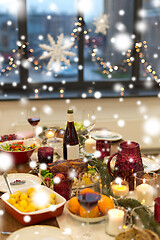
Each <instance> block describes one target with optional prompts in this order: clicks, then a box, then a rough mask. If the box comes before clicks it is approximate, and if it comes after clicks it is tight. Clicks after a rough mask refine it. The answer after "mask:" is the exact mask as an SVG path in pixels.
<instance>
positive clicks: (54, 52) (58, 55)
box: [39, 33, 76, 70]
mask: <svg viewBox="0 0 160 240" xmlns="http://www.w3.org/2000/svg"><path fill="white" fill-rule="evenodd" d="M47 37H48V40H49V42H50V45H46V44H40V45H39V47H40V48H42V49H43V50H45V52H44V53H43V54H42V55H41V56H40V58H39V59H40V60H42V59H46V58H50V60H49V62H48V65H47V67H48V69H50V68H51V67H52V65H53V63H54V62H56V65H57V66H56V69H58V70H60V69H61V62H64V63H65V64H66V65H68V66H70V60H69V59H67V58H66V56H68V57H72V56H75V55H76V54H75V53H74V52H71V51H68V50H67V49H69V48H72V46H73V45H74V43H73V42H68V43H67V44H65V45H64V44H63V42H64V34H63V33H61V34H60V35H59V36H58V38H57V43H55V41H54V39H53V38H52V36H51V35H50V34H48V35H47Z"/></svg>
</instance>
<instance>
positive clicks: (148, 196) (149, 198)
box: [136, 179, 155, 205]
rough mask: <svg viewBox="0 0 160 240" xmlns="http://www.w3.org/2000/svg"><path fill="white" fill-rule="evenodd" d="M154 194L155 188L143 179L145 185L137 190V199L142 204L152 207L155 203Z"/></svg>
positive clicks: (139, 186) (141, 185)
mask: <svg viewBox="0 0 160 240" xmlns="http://www.w3.org/2000/svg"><path fill="white" fill-rule="evenodd" d="M154 192H155V191H154V188H153V187H152V186H151V185H149V184H147V183H145V179H143V183H142V184H140V185H138V186H137V188H136V199H137V200H138V201H140V202H141V203H142V204H146V205H152V204H153V201H154Z"/></svg>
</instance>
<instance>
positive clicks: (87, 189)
mask: <svg viewBox="0 0 160 240" xmlns="http://www.w3.org/2000/svg"><path fill="white" fill-rule="evenodd" d="M88 192H95V191H93V190H92V189H91V188H85V189H83V190H82V191H81V192H80V193H88Z"/></svg>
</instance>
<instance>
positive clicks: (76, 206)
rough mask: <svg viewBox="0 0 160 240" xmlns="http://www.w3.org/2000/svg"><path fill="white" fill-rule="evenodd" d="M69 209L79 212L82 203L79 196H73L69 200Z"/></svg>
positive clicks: (75, 212)
mask: <svg viewBox="0 0 160 240" xmlns="http://www.w3.org/2000/svg"><path fill="white" fill-rule="evenodd" d="M68 207H69V210H70V211H71V212H72V213H74V214H79V208H80V204H79V202H78V199H77V197H72V198H71V199H70V200H69V202H68Z"/></svg>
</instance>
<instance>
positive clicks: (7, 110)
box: [0, 97, 160, 151]
mask: <svg viewBox="0 0 160 240" xmlns="http://www.w3.org/2000/svg"><path fill="white" fill-rule="evenodd" d="M138 101H141V104H140V102H138ZM138 104H140V105H138ZM159 105H160V99H159V98H156V97H150V98H126V99H124V101H123V102H120V101H119V99H118V98H109V99H81V100H78V99H76V100H71V102H70V103H66V101H65V100H38V101H37V100H34V101H28V102H27V103H24V102H23V101H1V102H0V122H1V124H0V135H3V134H7V133H13V132H16V131H19V130H31V129H32V128H31V126H30V125H29V124H28V122H27V108H28V107H29V106H39V107H40V108H41V121H40V124H39V126H55V125H57V126H59V125H61V126H62V127H63V126H64V125H65V122H66V110H67V109H68V108H69V107H73V108H74V110H75V121H82V119H83V111H84V110H85V109H92V110H94V111H95V113H96V118H97V119H96V127H102V126H103V127H107V128H109V129H111V130H112V131H115V132H118V133H120V134H122V135H123V138H124V139H126V140H134V141H137V142H139V143H140V145H141V148H143V149H155V150H156V151H157V150H159V149H160V148H159V146H160V137H159V136H160V134H159V133H160V106H159ZM46 106H50V107H51V108H52V109H53V112H52V113H51V114H46V113H44V109H45V110H47V107H46ZM98 106H101V107H102V110H101V111H97V107H98ZM115 114H117V115H118V118H117V119H115V118H114V115H115ZM147 116H148V119H144V118H147ZM153 118H155V119H156V120H155V119H153ZM118 120H124V121H125V126H124V127H120V126H118ZM148 120H149V121H151V120H153V121H151V122H150V123H151V124H149V126H148V127H147V129H146V130H147V131H149V134H148V133H146V132H145V131H144V128H143V126H144V124H146V122H147V121H148ZM153 134H154V135H156V136H152V135H153Z"/></svg>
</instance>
